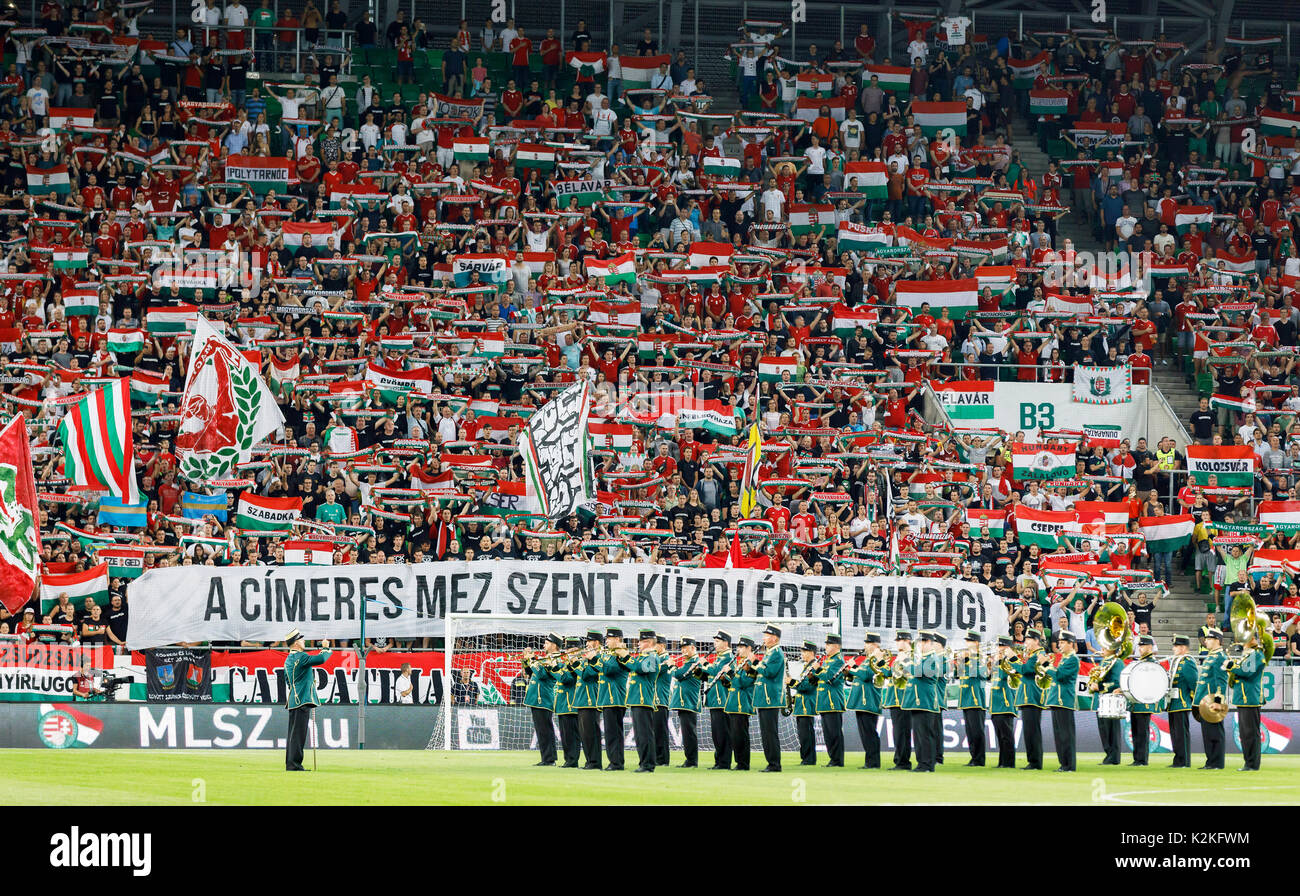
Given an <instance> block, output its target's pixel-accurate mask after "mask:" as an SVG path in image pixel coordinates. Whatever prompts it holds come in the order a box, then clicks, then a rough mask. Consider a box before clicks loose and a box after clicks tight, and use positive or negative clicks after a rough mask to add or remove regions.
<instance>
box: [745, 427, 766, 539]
mask: <svg viewBox="0 0 1300 896" xmlns="http://www.w3.org/2000/svg"><path fill="white" fill-rule="evenodd" d="M762 456H763V439H762V437H761V436H760V435H759V434H758V424H757V423H755V424H754V425H753V426H751V427H750V428H749V451H748V453H746V455H745V475H744V476H743V477H742V478H741V480H740V515H741V516H742V517H744V518H745V519H749V517H750V514H752V513H753V512H754V508H755V507H757V506H758V462H759V459H760V458H761V457H762Z"/></svg>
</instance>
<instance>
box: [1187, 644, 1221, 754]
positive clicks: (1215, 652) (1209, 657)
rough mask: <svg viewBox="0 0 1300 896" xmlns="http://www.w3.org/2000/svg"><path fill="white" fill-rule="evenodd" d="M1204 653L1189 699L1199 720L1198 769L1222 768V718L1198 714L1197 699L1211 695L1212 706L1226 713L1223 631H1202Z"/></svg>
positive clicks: (1199, 701)
mask: <svg viewBox="0 0 1300 896" xmlns="http://www.w3.org/2000/svg"><path fill="white" fill-rule="evenodd" d="M1204 639H1205V655H1204V657H1203V658H1202V660H1201V673H1200V676H1199V679H1198V681H1197V683H1196V695H1195V696H1194V697H1193V698H1192V702H1193V704H1194V705H1195V706H1196V718H1197V720H1198V721H1199V722H1200V723H1201V741H1202V742H1203V743H1204V744H1205V765H1203V766H1201V768H1202V769H1220V768H1223V757H1224V751H1225V744H1224V740H1223V720H1222V719H1220V720H1219V721H1217V722H1211V721H1209V720H1208V719H1207V718H1205V717H1204V716H1202V715H1201V714H1200V712H1201V709H1200V705H1201V701H1202V700H1204V699H1205V698H1206V697H1207V696H1209V697H1212V698H1213V702H1214V703H1215V704H1216V706H1222V707H1223V708H1224V709H1223V711H1224V713H1225V714H1226V712H1227V706H1226V703H1227V694H1228V670H1227V668H1226V666H1227V663H1228V658H1227V656H1226V655H1225V654H1224V652H1223V632H1221V631H1220V630H1219V629H1217V628H1212V629H1210V630H1209V631H1207V632H1205V634H1204Z"/></svg>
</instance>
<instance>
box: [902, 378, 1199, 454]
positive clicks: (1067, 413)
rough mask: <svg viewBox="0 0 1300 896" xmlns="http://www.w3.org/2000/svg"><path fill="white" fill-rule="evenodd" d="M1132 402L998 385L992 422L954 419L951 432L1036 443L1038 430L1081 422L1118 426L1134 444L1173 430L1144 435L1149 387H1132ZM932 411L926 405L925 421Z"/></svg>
mask: <svg viewBox="0 0 1300 896" xmlns="http://www.w3.org/2000/svg"><path fill="white" fill-rule="evenodd" d="M1132 389H1133V400H1132V401H1125V402H1121V403H1119V404H1099V405H1088V406H1087V407H1084V406H1082V405H1080V404H1079V403H1077V402H1076V401H1075V400H1074V387H1073V385H1071V384H1070V383H1019V382H1014V383H997V384H996V385H995V386H994V387H993V419H992V420H987V419H986V420H954V421H952V425H953V428H954V429H958V430H961V429H1001V430H1004V431H1006V432H1009V433H1012V434H1013V435H1014V434H1015V433H1017V432H1022V431H1023V432H1024V434H1025V440H1026V441H1029V442H1036V441H1038V440H1039V436H1038V432H1039V430H1041V429H1049V430H1055V429H1079V428H1080V427H1081V426H1082V425H1083V423H1084V422H1085V420H1086V422H1088V423H1091V424H1094V425H1106V424H1110V425H1118V426H1119V427H1120V433H1121V435H1122V436H1123V437H1124V438H1131V439H1132V440H1133V444H1134V445H1136V444H1137V440H1138V438H1139V437H1151V438H1159V437H1160V436H1162V435H1173V434H1174V433H1175V430H1168V429H1163V430H1162V429H1159V428H1157V427H1156V426H1154V425H1153V426H1152V432H1150V433H1148V432H1147V404H1148V401H1150V400H1151V399H1150V395H1149V390H1150V389H1151V387H1150V386H1133V387H1132ZM933 410H934V409H932V408H930V407H929V406H927V418H928V416H929V414H931V413H932V412H933Z"/></svg>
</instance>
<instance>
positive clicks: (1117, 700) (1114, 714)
mask: <svg viewBox="0 0 1300 896" xmlns="http://www.w3.org/2000/svg"><path fill="white" fill-rule="evenodd" d="M1126 715H1128V699H1127V698H1126V697H1125V696H1124V695H1123V694H1121V693H1120V692H1119V691H1111V692H1110V693H1109V694H1098V695H1097V718H1099V719H1122V718H1124V716H1126Z"/></svg>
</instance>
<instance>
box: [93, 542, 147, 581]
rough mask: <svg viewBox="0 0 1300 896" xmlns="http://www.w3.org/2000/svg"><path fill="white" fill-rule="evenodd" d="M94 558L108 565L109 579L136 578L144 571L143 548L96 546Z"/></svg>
mask: <svg viewBox="0 0 1300 896" xmlns="http://www.w3.org/2000/svg"><path fill="white" fill-rule="evenodd" d="M95 559H96V560H98V561H99V562H101V563H105V564H107V565H108V577H109V579H138V578H140V576H141V575H142V574H143V573H144V549H143V548H132V547H112V548H98V549H96V551H95Z"/></svg>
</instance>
